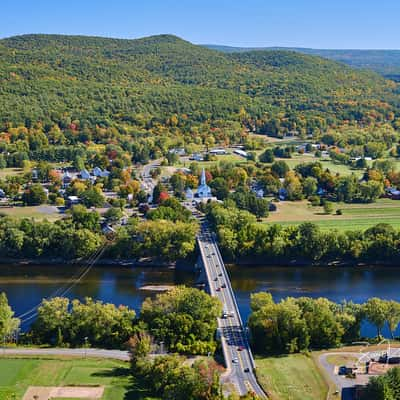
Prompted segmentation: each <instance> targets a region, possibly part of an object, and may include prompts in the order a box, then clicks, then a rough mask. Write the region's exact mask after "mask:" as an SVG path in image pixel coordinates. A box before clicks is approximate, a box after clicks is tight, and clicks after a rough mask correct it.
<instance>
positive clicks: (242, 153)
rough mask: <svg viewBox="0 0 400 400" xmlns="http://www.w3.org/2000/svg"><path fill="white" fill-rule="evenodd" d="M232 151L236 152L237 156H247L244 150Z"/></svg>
mask: <svg viewBox="0 0 400 400" xmlns="http://www.w3.org/2000/svg"><path fill="white" fill-rule="evenodd" d="M233 152H234V153H235V154H237V155H238V156H241V157H245V158H247V152H245V151H244V150H240V149H235V150H233Z"/></svg>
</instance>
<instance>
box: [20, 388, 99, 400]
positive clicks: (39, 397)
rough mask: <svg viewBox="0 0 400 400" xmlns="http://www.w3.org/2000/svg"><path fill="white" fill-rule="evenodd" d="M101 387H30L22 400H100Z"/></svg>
mask: <svg viewBox="0 0 400 400" xmlns="http://www.w3.org/2000/svg"><path fill="white" fill-rule="evenodd" d="M103 393H104V387H103V386H96V387H90V386H59V387H57V386H53V387H52V386H48V387H47V386H30V387H29V388H28V390H27V391H26V392H25V395H24V397H23V399H22V400H33V399H35V400H50V399H53V398H69V399H72V398H76V399H91V400H92V399H101V397H102V396H103Z"/></svg>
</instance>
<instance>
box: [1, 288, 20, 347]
mask: <svg viewBox="0 0 400 400" xmlns="http://www.w3.org/2000/svg"><path fill="white" fill-rule="evenodd" d="M19 324H20V320H19V319H18V318H14V311H13V310H12V309H11V307H10V306H9V304H8V299H7V296H6V294H5V293H4V292H2V293H0V340H3V339H6V338H7V337H8V336H9V335H11V334H12V333H14V332H15V331H16V330H17V329H18V327H19Z"/></svg>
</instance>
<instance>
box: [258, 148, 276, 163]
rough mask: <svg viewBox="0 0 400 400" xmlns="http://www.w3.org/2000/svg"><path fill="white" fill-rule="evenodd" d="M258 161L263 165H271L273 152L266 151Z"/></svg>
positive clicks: (270, 150)
mask: <svg viewBox="0 0 400 400" xmlns="http://www.w3.org/2000/svg"><path fill="white" fill-rule="evenodd" d="M259 160H260V161H261V162H264V163H273V162H274V160H275V157H274V152H273V151H272V149H266V150H265V151H264V153H262V154H260V156H259Z"/></svg>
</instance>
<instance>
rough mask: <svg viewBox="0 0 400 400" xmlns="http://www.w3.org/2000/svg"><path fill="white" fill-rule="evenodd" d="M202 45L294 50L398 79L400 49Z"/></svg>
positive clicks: (232, 50)
mask: <svg viewBox="0 0 400 400" xmlns="http://www.w3.org/2000/svg"><path fill="white" fill-rule="evenodd" d="M204 47H207V48H209V49H213V50H217V51H221V52H224V53H241V52H248V51H265V50H271V51H275V50H284V51H296V52H299V53H303V54H309V55H314V56H320V57H324V58H328V59H330V60H334V61H339V62H343V63H345V64H348V65H350V66H351V67H354V68H365V69H370V70H372V71H375V72H378V73H379V74H382V75H384V76H385V77H387V78H389V79H394V80H397V81H400V50H326V49H309V48H301V47H232V46H220V45H212V44H210V45H208V44H206V45H204Z"/></svg>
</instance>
